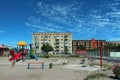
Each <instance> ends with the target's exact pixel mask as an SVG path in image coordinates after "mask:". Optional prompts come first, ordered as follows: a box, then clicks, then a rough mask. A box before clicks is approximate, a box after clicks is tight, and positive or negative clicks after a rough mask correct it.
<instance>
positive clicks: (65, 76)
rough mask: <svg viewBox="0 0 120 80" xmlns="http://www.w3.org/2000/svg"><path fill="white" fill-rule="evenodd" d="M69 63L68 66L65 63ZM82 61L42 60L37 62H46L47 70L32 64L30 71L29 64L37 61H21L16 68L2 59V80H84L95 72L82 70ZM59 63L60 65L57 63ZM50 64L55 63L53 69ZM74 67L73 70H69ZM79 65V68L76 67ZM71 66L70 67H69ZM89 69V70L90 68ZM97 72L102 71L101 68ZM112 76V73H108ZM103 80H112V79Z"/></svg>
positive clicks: (0, 77) (5, 59)
mask: <svg viewBox="0 0 120 80" xmlns="http://www.w3.org/2000/svg"><path fill="white" fill-rule="evenodd" d="M67 61H69V63H68V64H64V65H63V62H67ZM79 61H80V59H75V58H71V59H63V58H62V59H61V58H48V59H45V58H40V59H39V60H38V61H37V62H44V63H45V68H44V69H42V67H41V64H35V65H34V64H32V65H31V66H30V69H27V63H28V62H36V61H35V60H27V61H25V62H22V61H19V62H17V63H16V64H15V66H14V68H13V67H12V65H11V62H9V61H8V58H0V80H84V78H85V77H86V76H87V75H89V74H92V73H94V72H95V70H93V71H90V70H81V69H77V68H78V67H79V65H80V64H79ZM57 62H58V63H57ZM49 63H53V64H54V66H53V67H52V69H49ZM70 65H72V68H73V66H74V65H75V66H74V68H75V67H76V69H71V68H69V67H70ZM76 65H77V66H76ZM67 66H69V67H67ZM88 69H89V68H88ZM96 71H100V70H99V68H98V69H96ZM107 73H108V74H109V75H112V72H111V71H108V72H107ZM102 80H112V79H110V78H106V79H102Z"/></svg>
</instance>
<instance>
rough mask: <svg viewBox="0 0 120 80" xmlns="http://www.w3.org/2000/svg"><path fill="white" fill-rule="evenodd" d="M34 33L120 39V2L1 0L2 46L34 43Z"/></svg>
mask: <svg viewBox="0 0 120 80" xmlns="http://www.w3.org/2000/svg"><path fill="white" fill-rule="evenodd" d="M32 32H72V37H73V39H74V40H75V39H80V40H82V39H91V38H95V39H105V40H120V0H0V44H6V45H13V46H15V45H16V44H17V42H19V41H21V40H24V41H26V42H27V43H28V44H30V43H31V42H32Z"/></svg>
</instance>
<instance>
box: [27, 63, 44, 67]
mask: <svg viewBox="0 0 120 80" xmlns="http://www.w3.org/2000/svg"><path fill="white" fill-rule="evenodd" d="M30 64H42V69H44V62H28V67H27V69H30Z"/></svg>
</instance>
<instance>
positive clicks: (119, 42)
mask: <svg viewBox="0 0 120 80" xmlns="http://www.w3.org/2000/svg"><path fill="white" fill-rule="evenodd" d="M107 42H108V43H110V44H114V45H115V46H118V45H120V41H107Z"/></svg>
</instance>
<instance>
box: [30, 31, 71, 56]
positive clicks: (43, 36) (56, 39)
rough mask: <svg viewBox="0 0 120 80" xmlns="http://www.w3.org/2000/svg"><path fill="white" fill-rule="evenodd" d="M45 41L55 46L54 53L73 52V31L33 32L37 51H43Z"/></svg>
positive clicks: (33, 40)
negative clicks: (66, 50)
mask: <svg viewBox="0 0 120 80" xmlns="http://www.w3.org/2000/svg"><path fill="white" fill-rule="evenodd" d="M44 43H49V44H50V45H51V46H52V47H53V48H54V51H53V53H54V54H60V53H64V52H65V49H66V48H67V49H68V53H70V54H71V53H72V33H71V32H35V33H33V34H32V44H33V48H34V49H35V53H41V47H42V45H43V44H44Z"/></svg>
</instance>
